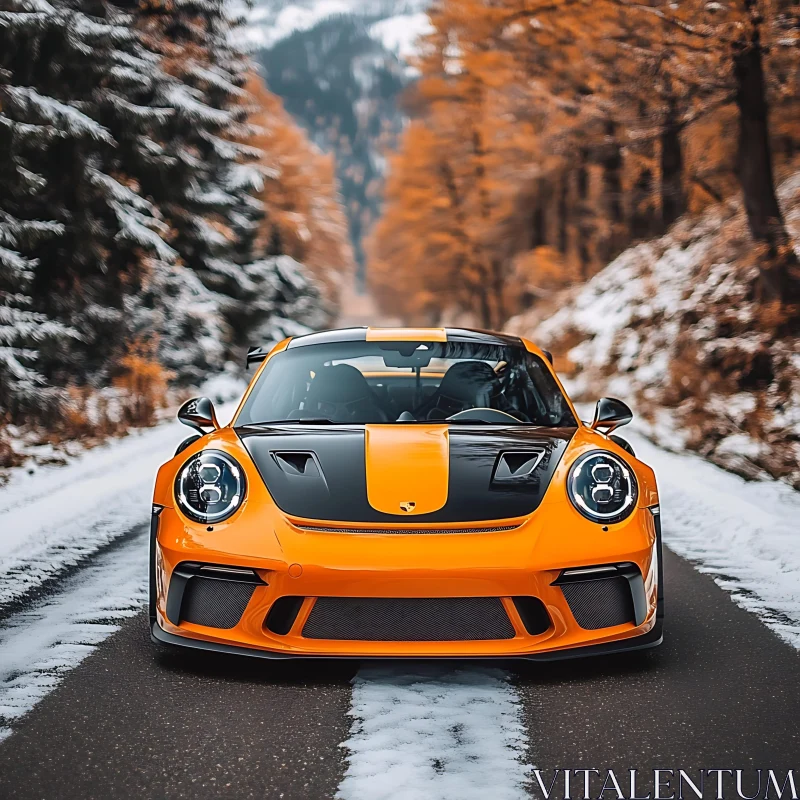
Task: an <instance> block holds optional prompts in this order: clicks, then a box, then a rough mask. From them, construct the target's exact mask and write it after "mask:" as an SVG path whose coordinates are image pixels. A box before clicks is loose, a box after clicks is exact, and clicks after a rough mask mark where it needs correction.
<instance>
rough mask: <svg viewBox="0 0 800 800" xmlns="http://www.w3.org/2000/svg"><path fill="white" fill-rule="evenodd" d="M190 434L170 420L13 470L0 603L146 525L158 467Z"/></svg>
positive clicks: (4, 510) (1, 547) (1, 504)
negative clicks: (64, 460) (60, 461)
mask: <svg viewBox="0 0 800 800" xmlns="http://www.w3.org/2000/svg"><path fill="white" fill-rule="evenodd" d="M234 410H235V403H233V404H231V403H228V404H226V405H222V406H221V407H220V409H219V413H220V416H221V417H222V419H226V418H229V417H230V415H231V414H232V413H233V411H234ZM188 435H190V431H189V429H188V428H186V427H185V426H183V425H181V424H180V423H179V422H177V421H172V422H168V423H164V424H162V425H159V426H157V427H155V428H147V429H144V430H138V431H135V432H133V433H131V434H130V435H128V436H126V437H125V438H124V439H114V440H111V441H109V442H107V443H106V444H104V445H101V446H100V447H96V448H94V449H93V450H88V451H85V452H83V453H81V454H80V455H79V456H76V457H75V458H74V459H72V460H71V461H70V462H69V463H68V464H67V465H65V466H58V467H40V468H38V469H37V470H35V471H34V472H33V473H32V474H31V473H29V472H28V471H27V470H26V469H25V468H18V469H14V470H12V471H11V474H10V478H9V481H8V483H6V484H5V485H4V486H3V487H1V488H0V515H1V516H2V519H3V527H2V530H0V607H2V606H3V605H6V604H7V603H9V602H11V601H13V600H16V599H18V598H20V597H22V596H23V595H25V594H27V593H28V592H30V591H32V590H34V589H36V588H37V587H39V586H41V585H42V583H44V582H45V581H46V580H48V579H49V578H52V577H53V576H54V575H57V574H58V573H60V572H61V571H62V570H64V569H65V568H69V567H71V566H74V565H76V564H78V563H80V562H81V561H83V560H84V559H86V558H88V557H89V556H91V555H92V554H93V553H96V552H97V551H98V550H99V549H100V548H102V547H104V546H105V545H107V544H108V543H109V542H111V541H113V540H114V539H117V538H118V537H120V536H122V535H123V534H125V533H128V532H129V531H130V530H131V529H132V528H134V527H135V526H137V525H146V524H147V522H148V519H149V517H148V513H149V508H150V502H151V494H152V488H153V482H154V480H155V475H156V471H157V469H158V467H159V466H160V465H161V464H162V463H163V462H164V461H167V460H168V459H169V458H170V457H171V456H172V454H173V453H174V451H175V447H176V446H177V444H178V443H179V442H180V441H181V440H182V439H184V438H186V436H188Z"/></svg>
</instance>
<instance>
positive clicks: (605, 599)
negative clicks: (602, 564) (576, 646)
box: [561, 575, 634, 631]
mask: <svg viewBox="0 0 800 800" xmlns="http://www.w3.org/2000/svg"><path fill="white" fill-rule="evenodd" d="M561 590H562V591H563V592H564V597H566V599H567V603H569V608H570V611H572V614H573V616H574V617H575V621H576V622H577V623H578V625H580V626H581V628H584V629H585V630H590V631H593V630H597V629H598V628H610V627H612V626H614V625H623V624H624V623H626V622H633V621H634V609H633V597H632V594H631V586H630V583H629V582H628V580H627V578H625V577H623V576H622V575H616V576H614V577H611V578H599V579H597V580H588V581H576V582H574V583H564V584H562V585H561Z"/></svg>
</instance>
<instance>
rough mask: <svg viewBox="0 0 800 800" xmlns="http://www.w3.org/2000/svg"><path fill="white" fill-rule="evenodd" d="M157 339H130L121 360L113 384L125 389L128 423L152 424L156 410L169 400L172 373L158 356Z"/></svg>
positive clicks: (125, 412)
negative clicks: (131, 340)
mask: <svg viewBox="0 0 800 800" xmlns="http://www.w3.org/2000/svg"><path fill="white" fill-rule="evenodd" d="M157 349H158V348H157V341H156V340H155V339H154V338H153V337H150V338H148V339H144V338H139V339H135V340H134V341H133V342H130V343H129V344H128V346H127V347H126V352H125V355H123V357H122V358H121V359H120V362H119V368H120V369H119V375H118V376H117V377H116V378H115V379H114V386H115V387H116V388H117V389H120V390H121V391H122V399H121V402H122V417H123V419H124V421H125V422H126V423H128V424H129V425H136V426H142V425H153V424H155V421H156V412H157V410H158V409H159V408H163V407H164V406H165V405H166V404H167V402H166V400H167V388H168V385H169V379H170V377H171V375H170V373H169V372H168V371H167V370H165V369H164V367H162V366H161V364H160V363H159V361H158V357H157Z"/></svg>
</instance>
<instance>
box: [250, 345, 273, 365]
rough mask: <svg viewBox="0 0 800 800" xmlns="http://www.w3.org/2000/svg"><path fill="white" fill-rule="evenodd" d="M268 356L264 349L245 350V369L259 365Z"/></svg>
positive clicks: (266, 350) (251, 348)
mask: <svg viewBox="0 0 800 800" xmlns="http://www.w3.org/2000/svg"><path fill="white" fill-rule="evenodd" d="M268 355H269V350H268V349H267V348H265V347H250V348H248V350H247V369H250V366H251V365H252V364H260V363H261V362H262V361H263V360H264V359H265V358H266V357H267V356H268Z"/></svg>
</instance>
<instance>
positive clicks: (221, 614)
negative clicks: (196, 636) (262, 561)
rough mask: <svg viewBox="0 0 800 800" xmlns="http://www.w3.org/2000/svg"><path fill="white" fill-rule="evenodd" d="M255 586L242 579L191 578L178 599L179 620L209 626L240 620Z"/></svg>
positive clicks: (230, 625) (219, 626) (230, 626)
mask: <svg viewBox="0 0 800 800" xmlns="http://www.w3.org/2000/svg"><path fill="white" fill-rule="evenodd" d="M255 590H256V586H255V584H253V583H244V582H242V581H228V580H219V579H217V578H202V577H199V576H196V577H193V578H190V579H189V581H188V583H187V585H186V591H185V592H184V595H183V602H182V603H181V621H182V622H191V623H192V624H194V625H207V626H208V627H209V628H233V627H235V626H236V625H238V624H239V620H240V619H241V618H242V614H244V610H245V608H247V604H248V603H249V602H250V598H251V597H252V596H253V592H254V591H255Z"/></svg>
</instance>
